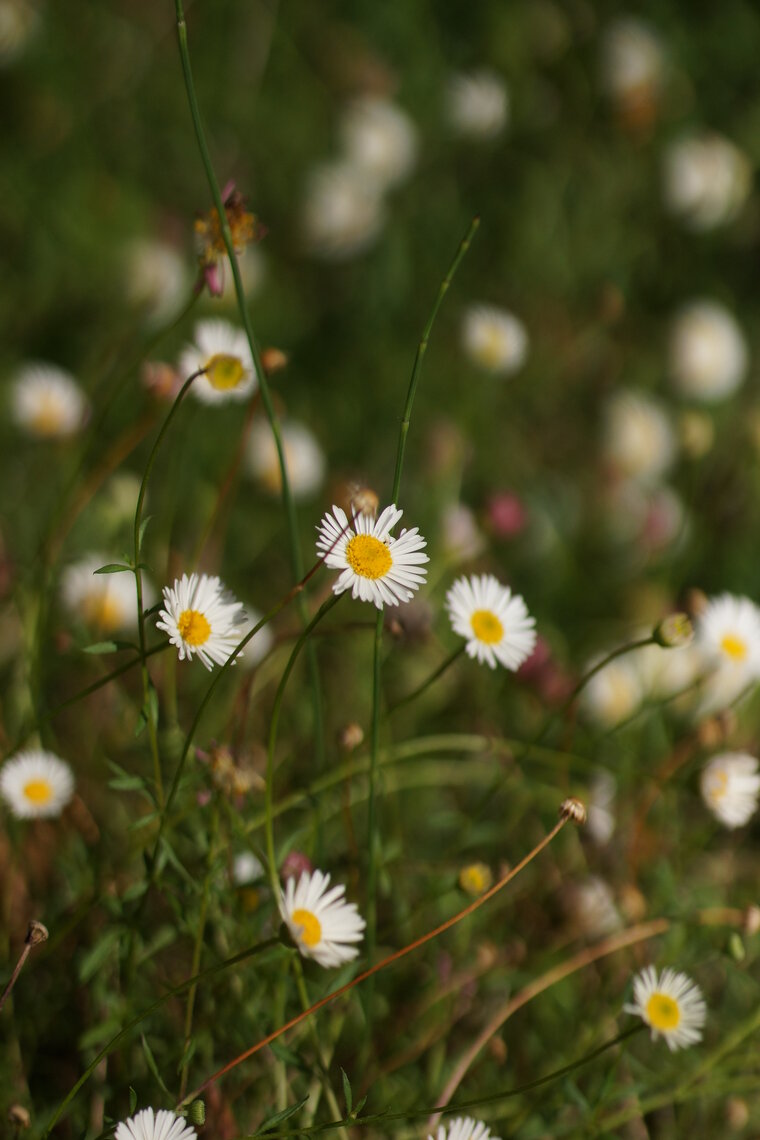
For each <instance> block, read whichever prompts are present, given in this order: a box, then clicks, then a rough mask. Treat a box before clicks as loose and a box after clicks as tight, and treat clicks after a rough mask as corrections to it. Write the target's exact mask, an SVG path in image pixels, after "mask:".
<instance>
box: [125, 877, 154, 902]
mask: <svg viewBox="0 0 760 1140" xmlns="http://www.w3.org/2000/svg"><path fill="white" fill-rule="evenodd" d="M147 889H148V882H147V879H140V881H139V883H132V886H131V887H127V889H126V890H125V891H122V892H121V901H122V902H134V900H135V899H139V898H140V896H141V895H144V894H145V892H146V891H147Z"/></svg>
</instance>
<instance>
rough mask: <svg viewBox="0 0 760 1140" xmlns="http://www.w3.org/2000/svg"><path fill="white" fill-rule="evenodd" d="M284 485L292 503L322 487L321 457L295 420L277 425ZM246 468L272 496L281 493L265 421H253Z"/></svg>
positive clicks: (271, 438) (310, 436) (311, 438)
mask: <svg viewBox="0 0 760 1140" xmlns="http://www.w3.org/2000/svg"><path fill="white" fill-rule="evenodd" d="M280 430H281V433H282V446H283V450H284V452H285V466H286V467H287V470H288V482H289V484H290V490H291V492H292V494H293V498H295V499H305V498H308V497H309V495H313V494H314V493H315V492H316V491H318V490H319V488H320V487H321V486H322V483H323V482H324V478H325V469H326V466H327V464H326V462H325V454H324V452H323V451H322V448H321V447H320V446H319V444H318V443H317V441H316V439H315V438H314V435H313V434H312V432H310V431H309V429H308V428H307V427H306V425H305V424H302V423H299V422H298V421H297V420H283V421H282V422H281V424H280ZM246 465H247V467H248V470H249V471H250V473H251V475H252V476H253V477H254V479H255V480H256V481H257V482H258V483H260V484H261V486H262V487H263V488H264V489H265V490H266V491H268V492H269V493H270V494H272V495H279V494H280V492H281V490H282V478H281V472H280V462H279V457H278V455H277V448H276V447H275V443H274V436H273V435H272V429H271V428H270V426H269V424H268V423H267V422H266V420H261V419H257V420H255V421H254V423H253V425H252V427H251V434H250V436H249V437H248V442H247V444H246Z"/></svg>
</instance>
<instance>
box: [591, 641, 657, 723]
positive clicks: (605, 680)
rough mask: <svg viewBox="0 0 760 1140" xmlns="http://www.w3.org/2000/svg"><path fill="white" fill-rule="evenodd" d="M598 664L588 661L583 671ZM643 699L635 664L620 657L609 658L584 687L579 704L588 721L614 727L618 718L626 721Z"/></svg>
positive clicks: (618, 721)
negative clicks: (607, 662)
mask: <svg viewBox="0 0 760 1140" xmlns="http://www.w3.org/2000/svg"><path fill="white" fill-rule="evenodd" d="M596 664H597V661H595V660H592V661H589V663H588V665H587V666H586V670H585V671H586V672H590V670H591V669H592V668H593V667H594V665H596ZM643 699H644V691H643V689H642V685H641V678H640V676H639V673H638V670H637V669H636V666H635V664H634V663H633V662H632V661H631V660H630V658H629V657H619V658H618V659H617V660H615V661H610V663H609V664H608V665H605V666H604V667H603V668H602V669H600V670H599V672H598V673H595V674H594V676H593V677H592V678H591V680H590V681H587V682H586V684H585V685H584V687H583V692H582V693H581V697H580V705H581V708H582V710H583V712H584V714H585V715H586V716H587V717H588V718H589V720H592V721H594V722H595V723H596V724H598V725H599V727H600V728H603V729H609V728H614V727H615V725H617V724H620V723H621V721H624V720H628V718H629V717H630V716H633V714H634V713H635V712H636V710H637V709H638V707H639V705H640V704H641V702H642V700H643Z"/></svg>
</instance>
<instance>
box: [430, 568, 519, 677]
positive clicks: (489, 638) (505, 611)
mask: <svg viewBox="0 0 760 1140" xmlns="http://www.w3.org/2000/svg"><path fill="white" fill-rule="evenodd" d="M446 609H447V610H448V614H449V618H450V619H451V625H452V628H453V630H454V632H455V633H458V634H459V635H460V636H461V637H464V638H466V639H467V645H466V646H465V650H466V653H467V656H468V657H475V658H477V660H478V661H481V662H485V663H486V665H489V666H490V667H491V669H495V668H496V665H497V663H498V664H499V665H503V666H504V667H505V668H506V669H511V670H512V671H514V670H516V669H519V668H520V666H521V665H522V663H523V661H527V659H528V658H529V657H530V655H531V653H532V652H533V649H534V647H535V644H536V631H535V628H534V627H535V624H536V622H535V619H534V618H532V617H531V616H530V615H529V613H528V607H527V606H526V605H525V602H524V601H523V599H522V598H521V597H520V595H519V594H513V593H512V591H511V590H510V589H509V587H508V586H502V584H501V582H499V581H498V579H497V578H494V576H493V574H480V575H478V574H473V575H471V576H470V577H469V578H457V580H456V582H455V583H454V585H453V586H452V587H451V589H450V590H449V591H448V593H447V594H446Z"/></svg>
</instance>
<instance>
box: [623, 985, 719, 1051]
mask: <svg viewBox="0 0 760 1140" xmlns="http://www.w3.org/2000/svg"><path fill="white" fill-rule="evenodd" d="M633 996H634V998H635V999H636V1000H635V1001H634V1002H633V1003H630V1004H629V1003H627V1004H626V1005H624V1006H623V1009H624V1010H625V1012H626V1013H635V1014H636V1016H637V1017H640V1018H641V1019H642V1021H645V1022H646V1024H647V1025H648V1026H649V1028H650V1029H651V1030H652V1040H653V1041H656V1040H657V1038H658V1037H660V1036H662V1037H664V1038H665V1044H666V1045H667V1047H668V1049H670V1051H671V1052H673V1050H675V1049H683V1048H684V1047H685V1046H687V1045H694V1044H695V1043H696V1042H697V1041H701V1040H702V1033H701V1029H702V1026H703V1025H704V1023H705V1018H706V1017H707V1007H706V1006H705V1003H704V1001H703V1000H702V991H701V990H700V988H699V986H698V985H696V983H695V982H692V980H691V978H690V977H688V975H687V974H681V973H676V971H675V970H671V969H667V970H663V971H662V973H661V974H660V976H659V978H658V976H657V971H656V970H655V968H654V966H647V967H646V969H644V970H642V971H641V973H640V974H637V975H636V977H635V978H634V979H633Z"/></svg>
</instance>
